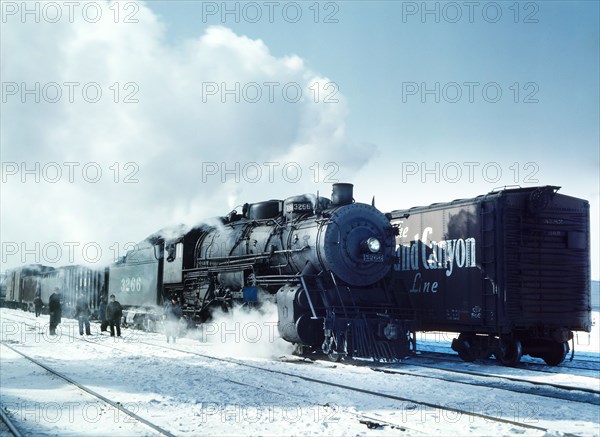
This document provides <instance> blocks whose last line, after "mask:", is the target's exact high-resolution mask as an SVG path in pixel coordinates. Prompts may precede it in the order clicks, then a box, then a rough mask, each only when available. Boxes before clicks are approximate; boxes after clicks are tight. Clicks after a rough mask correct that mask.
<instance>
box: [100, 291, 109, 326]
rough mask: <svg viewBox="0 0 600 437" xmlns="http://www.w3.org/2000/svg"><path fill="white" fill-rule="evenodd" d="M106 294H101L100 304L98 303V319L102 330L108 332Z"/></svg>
mask: <svg viewBox="0 0 600 437" xmlns="http://www.w3.org/2000/svg"><path fill="white" fill-rule="evenodd" d="M107 306H108V305H107V303H106V296H104V295H102V296H100V305H98V319H99V320H100V332H106V328H108V319H107V318H106V307H107Z"/></svg>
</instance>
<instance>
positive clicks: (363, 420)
mask: <svg viewBox="0 0 600 437" xmlns="http://www.w3.org/2000/svg"><path fill="white" fill-rule="evenodd" d="M21 323H25V322H23V321H21ZM30 326H31V325H30ZM73 337H74V338H76V339H78V340H82V341H87V342H90V343H92V344H98V345H101V346H105V347H110V348H112V349H117V350H120V351H121V352H124V353H130V351H128V350H126V349H121V348H117V347H115V346H111V345H106V344H104V343H98V342H96V341H92V340H88V339H86V338H80V337H77V336H73ZM136 342H137V343H141V344H145V345H148V346H152V347H159V348H162V349H168V350H173V351H177V352H180V353H185V354H190V355H195V356H199V357H202V358H205V359H209V360H217V361H219V362H224V363H230V364H235V365H238V366H244V367H246V368H251V369H254V370H258V371H261V372H268V373H270V374H279V375H281V376H284V377H285V378H297V379H300V380H303V381H306V382H310V383H314V384H320V385H326V386H329V387H332V388H336V389H340V390H346V391H352V392H355V393H360V394H362V395H369V396H375V397H379V398H385V399H390V400H394V401H400V402H407V403H411V404H415V405H418V406H422V407H426V408H431V409H434V410H436V411H439V410H446V411H449V412H452V413H456V414H460V415H463V414H464V415H465V416H472V417H478V418H482V419H485V420H486V421H494V422H499V423H504V424H509V425H511V426H515V427H519V428H525V429H529V430H537V431H543V432H547V431H548V429H547V428H545V427H541V426H537V425H532V424H530V423H523V422H520V421H515V420H510V419H505V418H502V417H496V416H492V415H489V414H483V413H478V412H475V411H472V410H465V409H461V408H452V407H449V406H448V405H440V404H436V403H432V402H422V401H417V400H414V399H410V398H408V397H402V396H397V395H393V394H387V393H381V392H377V391H373V390H368V389H364V388H360V387H355V386H350V385H347V384H340V383H336V382H332V381H324V380H322V379H316V378H313V377H309V376H306V375H299V374H296V373H293V372H287V371H282V370H275V369H268V368H264V367H261V366H258V365H254V364H251V363H248V362H244V361H240V360H237V359H233V358H223V357H216V356H213V355H209V354H205V353H199V352H193V351H189V350H184V349H181V348H177V347H173V346H170V345H169V346H167V345H164V344H156V343H151V342H144V341H136ZM329 364H331V363H329ZM371 364H372V363H371ZM423 367H426V366H423ZM432 367H433V366H432ZM434 369H436V370H442V371H446V370H447V369H438V368H435V367H434ZM373 370H378V371H384V372H388V373H396V374H403V375H408V376H412V377H425V378H430V379H441V380H444V381H449V382H453V383H461V384H468V385H478V386H483V387H490V385H489V384H484V383H473V382H472V381H457V380H456V379H447V378H442V377H432V376H425V375H415V374H414V372H413V373H411V372H408V371H406V372H403V371H398V370H395V369H392V370H390V369H381V368H373ZM451 373H454V374H460V373H464V374H467V375H469V376H479V377H485V378H490V377H492V376H491V375H486V374H480V375H474V374H473V372H461V371H454V372H451ZM493 377H495V378H501V379H509V380H510V378H506V377H504V376H497V375H494V376H493ZM220 379H225V380H228V381H230V382H232V383H236V384H241V385H246V386H248V387H252V388H255V389H260V390H267V391H269V390H268V389H266V388H265V387H264V386H263V385H261V386H256V385H253V384H248V383H244V382H240V381H236V380H233V379H228V378H223V377H220ZM536 385H537V386H539V387H543V386H546V389H550V388H551V389H553V390H563V391H565V390H566V391H570V392H573V393H575V392H574V390H580V388H574V387H566V386H559V385H557V384H548V383H537V384H536ZM494 388H497V389H500V390H509V391H513V392H516V393H524V394H530V395H534V396H546V397H552V398H555V399H559V400H566V401H571V402H583V403H590V399H591V400H592V401H593V402H592V404H593V405H598V404H600V403H599V402H598V399H597V396H598V391H595V390H589V391H585V390H580V391H583V392H584V393H583V395H584V396H588V397H587V398H585V399H584V398H582V397H581V396H582V394H581V393H580V394H577V393H576V394H575V396H570V397H564V396H560V395H557V394H555V393H551V394H548V393H544V394H540V392H539V391H536V392H532V391H531V390H528V391H525V390H514V389H507V388H506V387H502V386H500V385H497V386H496V387H494ZM272 392H273V393H277V394H280V395H281V394H282V393H281V392H279V391H272ZM285 394H287V395H290V393H285ZM589 396H592V398H590V397H589ZM360 421H361V423H365V424H367V426H390V427H391V428H394V429H401V430H404V431H406V430H410V431H417V430H411V429H410V428H408V427H406V426H405V425H404V424H396V423H392V422H386V421H383V420H381V419H380V418H369V417H366V416H364V415H362V416H361V418H360Z"/></svg>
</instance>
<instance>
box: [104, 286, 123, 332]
mask: <svg viewBox="0 0 600 437" xmlns="http://www.w3.org/2000/svg"><path fill="white" fill-rule="evenodd" d="M121 317H123V309H122V308H121V304H120V303H119V301H117V300H115V295H114V294H111V295H110V302H109V303H108V305H107V306H106V320H108V325H109V326H110V336H111V337H114V336H115V327H116V328H117V337H120V336H121Z"/></svg>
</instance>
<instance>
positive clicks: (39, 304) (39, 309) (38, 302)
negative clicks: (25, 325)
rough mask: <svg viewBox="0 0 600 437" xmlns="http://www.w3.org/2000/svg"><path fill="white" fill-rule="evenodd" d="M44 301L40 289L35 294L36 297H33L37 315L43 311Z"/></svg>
mask: <svg viewBox="0 0 600 437" xmlns="http://www.w3.org/2000/svg"><path fill="white" fill-rule="evenodd" d="M43 305H44V303H43V302H42V298H41V297H40V292H39V290H38V291H37V293H36V294H35V298H34V299H33V306H34V307H35V316H36V317H39V316H40V314H41V313H42V306H43Z"/></svg>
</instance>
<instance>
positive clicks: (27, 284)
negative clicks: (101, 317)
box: [3, 264, 106, 317]
mask: <svg viewBox="0 0 600 437" xmlns="http://www.w3.org/2000/svg"><path fill="white" fill-rule="evenodd" d="M104 276H105V272H104V269H101V270H95V269H90V268H88V267H84V266H64V267H57V268H54V267H49V266H44V265H41V264H31V265H26V266H23V267H18V268H15V269H10V270H8V271H7V272H6V295H5V300H4V303H3V305H4V306H6V307H9V308H20V309H23V310H26V311H33V306H34V305H33V299H34V298H35V296H36V294H38V295H40V297H41V298H42V302H43V303H44V304H45V305H46V306H47V305H48V299H49V298H50V295H51V294H52V292H53V291H54V290H55V289H57V288H58V290H59V291H60V293H61V302H62V305H63V315H64V316H67V317H68V316H70V315H72V314H73V313H74V310H75V303H76V301H77V296H78V295H79V294H80V293H83V294H84V295H85V296H86V297H87V299H88V302H89V304H90V308H91V310H92V311H95V312H96V311H97V308H98V304H99V300H100V296H101V295H102V294H104V293H106V290H105V286H104Z"/></svg>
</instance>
